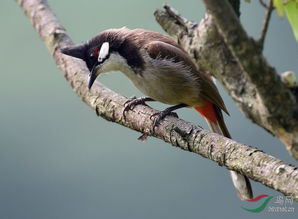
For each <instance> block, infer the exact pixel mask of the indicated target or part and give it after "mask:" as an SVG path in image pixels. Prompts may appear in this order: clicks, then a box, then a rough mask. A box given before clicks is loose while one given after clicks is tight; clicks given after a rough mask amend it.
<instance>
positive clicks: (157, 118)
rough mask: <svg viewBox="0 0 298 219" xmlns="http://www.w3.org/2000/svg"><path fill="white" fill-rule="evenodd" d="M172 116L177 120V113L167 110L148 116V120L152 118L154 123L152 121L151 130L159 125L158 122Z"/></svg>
mask: <svg viewBox="0 0 298 219" xmlns="http://www.w3.org/2000/svg"><path fill="white" fill-rule="evenodd" d="M169 115H171V116H174V117H176V118H178V115H177V113H175V112H172V111H169V110H168V108H167V109H165V110H163V111H160V112H157V113H154V114H152V115H151V116H150V119H152V118H153V117H155V118H154V121H153V125H152V126H153V130H154V129H155V128H156V127H157V126H159V125H160V122H161V121H162V120H163V119H164V118H165V117H166V116H169Z"/></svg>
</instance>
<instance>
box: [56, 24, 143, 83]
mask: <svg viewBox="0 0 298 219" xmlns="http://www.w3.org/2000/svg"><path fill="white" fill-rule="evenodd" d="M129 31H130V30H129V29H127V28H120V29H110V30H106V31H104V32H102V33H100V34H99V35H97V36H95V37H94V38H92V39H91V40H89V41H88V42H86V43H84V44H81V45H75V46H71V47H66V48H63V49H61V52H62V53H64V54H66V55H69V56H73V57H76V58H79V59H82V60H84V61H85V62H86V65H87V67H88V69H89V71H90V75H89V83H88V87H89V89H90V88H91V86H92V84H93V83H94V81H95V79H96V77H97V75H98V74H100V73H101V67H103V66H104V64H105V63H108V61H107V60H109V58H110V56H111V55H112V54H114V53H117V54H119V55H120V56H122V57H123V58H124V59H125V60H126V61H127V64H128V65H129V66H131V67H132V68H141V67H142V66H143V60H142V58H141V55H140V54H139V49H138V47H137V46H136V45H135V44H134V43H132V40H130V37H129ZM107 65H108V64H107ZM114 70H115V69H114Z"/></svg>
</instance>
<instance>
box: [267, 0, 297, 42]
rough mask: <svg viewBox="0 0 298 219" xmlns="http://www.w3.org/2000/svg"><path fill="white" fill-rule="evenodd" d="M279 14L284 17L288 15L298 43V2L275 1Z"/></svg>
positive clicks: (293, 0)
mask: <svg viewBox="0 0 298 219" xmlns="http://www.w3.org/2000/svg"><path fill="white" fill-rule="evenodd" d="M273 4H274V7H275V8H276V11H277V14H278V15H279V16H283V15H284V12H285V13H286V15H287V17H288V20H289V22H290V25H291V27H292V30H293V32H294V35H295V38H296V40H297V41H298V0H273Z"/></svg>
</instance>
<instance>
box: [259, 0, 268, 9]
mask: <svg viewBox="0 0 298 219" xmlns="http://www.w3.org/2000/svg"><path fill="white" fill-rule="evenodd" d="M259 2H260V4H261V5H262V6H263V7H264V8H267V9H268V5H267V4H266V3H265V2H264V0H259Z"/></svg>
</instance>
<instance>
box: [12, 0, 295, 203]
mask: <svg viewBox="0 0 298 219" xmlns="http://www.w3.org/2000/svg"><path fill="white" fill-rule="evenodd" d="M17 2H18V3H19V4H20V6H21V7H22V8H23V10H24V11H25V13H26V15H27V16H28V18H29V19H30V20H31V22H32V24H33V26H34V28H35V29H36V30H37V32H38V33H39V35H40V37H41V38H42V40H43V41H44V42H45V44H46V46H47V47H48V49H49V50H50V52H51V54H52V55H53V58H54V59H55V61H56V64H57V66H58V67H59V68H60V69H61V71H62V72H63V73H64V76H65V78H66V80H67V81H69V83H70V85H71V87H72V88H73V89H74V91H75V92H76V93H77V94H78V96H80V97H81V98H82V100H83V101H84V102H85V103H86V104H87V105H89V106H90V107H91V108H92V109H94V111H95V112H96V114H97V115H98V116H101V117H103V118H105V119H107V120H109V121H112V122H116V123H118V124H121V125H123V126H126V127H129V128H131V129H133V130H136V131H139V132H142V133H145V134H147V135H149V136H154V137H157V138H160V139H162V140H164V141H165V142H168V143H170V144H172V145H173V146H177V147H180V148H181V149H183V150H187V151H190V152H193V153H197V154H199V155H201V156H203V157H206V158H208V159H211V160H213V161H215V162H217V163H218V164H219V165H222V166H226V167H227V168H228V169H232V170H235V171H238V172H241V173H242V174H244V175H246V176H248V177H250V178H251V179H253V180H255V181H258V182H261V183H263V184H264V185H266V186H268V187H271V188H273V189H275V190H277V191H280V192H281V193H283V194H285V195H289V196H292V197H293V198H294V199H295V200H298V170H297V167H294V166H292V165H289V164H286V163H285V162H283V161H281V160H279V159H277V158H274V157H272V156H270V155H267V154H265V153H264V152H262V151H260V150H257V149H256V148H253V147H249V146H246V145H243V144H241V143H238V142H236V141H233V140H231V139H228V138H225V137H223V136H220V135H217V134H215V133H211V132H209V131H205V130H203V129H202V128H201V127H198V126H195V125H193V124H191V123H189V122H185V121H183V120H181V119H178V118H175V117H167V118H166V119H165V120H164V121H163V122H162V123H161V125H160V126H158V127H157V128H156V129H155V131H153V130H152V129H151V127H152V121H151V119H150V115H152V113H154V112H156V111H155V110H153V109H151V108H150V107H147V106H136V108H135V109H134V110H131V111H129V112H127V114H126V117H125V118H124V117H123V114H122V112H123V109H124V107H123V104H124V103H125V101H126V100H127V99H126V98H125V97H123V96H120V95H119V94H117V93H115V92H113V91H111V90H109V89H108V88H106V87H104V86H103V85H102V84H100V83H97V84H96V85H95V86H94V89H92V90H91V91H89V90H88V88H87V83H86V81H87V80H86V78H87V75H88V70H87V69H86V66H85V64H84V63H83V62H81V61H79V60H76V59H73V58H70V57H67V56H64V55H62V54H61V53H60V52H59V49H60V48H62V47H65V46H68V45H70V44H72V42H71V40H70V38H69V37H68V36H67V34H66V32H65V29H64V28H63V27H62V26H61V25H60V24H59V22H58V20H57V19H56V17H55V15H54V14H53V12H52V11H51V10H50V9H49V7H48V5H47V4H46V2H45V1H43V0H31V1H26V0H18V1H17Z"/></svg>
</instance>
